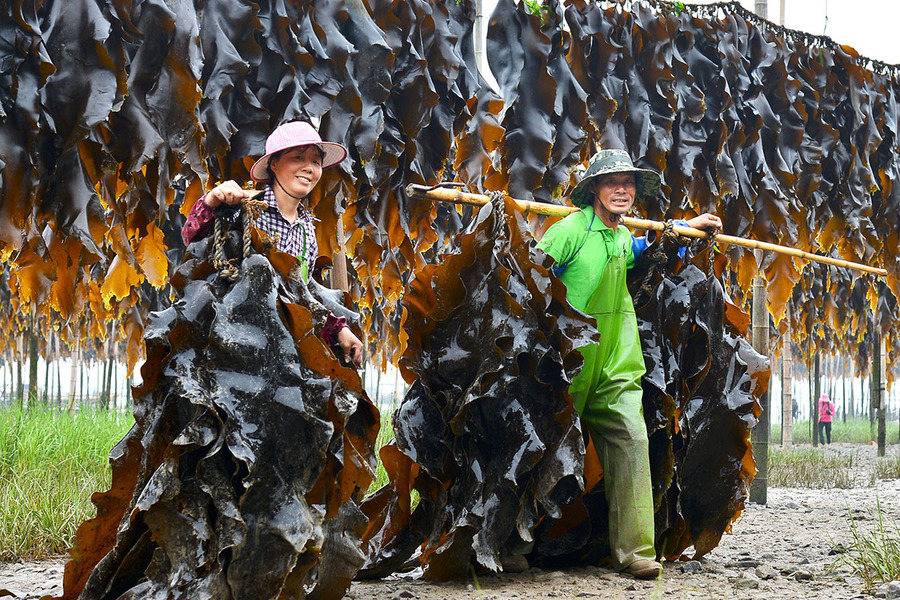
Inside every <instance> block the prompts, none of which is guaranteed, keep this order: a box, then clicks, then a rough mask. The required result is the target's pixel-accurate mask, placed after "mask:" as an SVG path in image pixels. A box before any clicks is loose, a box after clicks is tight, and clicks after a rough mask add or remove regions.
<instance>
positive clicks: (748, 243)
mask: <svg viewBox="0 0 900 600" xmlns="http://www.w3.org/2000/svg"><path fill="white" fill-rule="evenodd" d="M406 195H407V196H409V197H410V198H418V199H426V200H437V201H441V202H453V203H454V204H468V205H471V206H484V205H485V204H487V203H488V202H490V197H488V196H485V195H483V194H472V193H469V192H463V191H460V190H457V189H452V188H446V187H436V188H432V187H428V186H423V185H417V184H414V183H413V184H410V185H408V186H406ZM512 201H513V202H514V203H515V204H516V205H517V206H518V207H519V209H520V210H522V211H523V212H525V213H534V214H538V215H549V216H552V217H565V216H566V215H569V214H571V213H573V212H575V211H577V210H578V209H577V208H575V207H573V206H559V205H557V204H547V203H546V202H531V201H529V200H516V199H515V198H512ZM622 223H623V224H624V225H625V226H626V227H630V228H631V229H646V230H649V231H662V230H663V229H665V227H666V224H665V223H661V222H659V221H650V220H648V219H635V218H632V217H622ZM672 230H673V231H674V232H675V233H677V234H679V235H683V236H686V237H692V238H699V239H704V240H705V239H709V233H708V232H706V231H703V230H702V229H694V228H693V227H685V226H683V225H675V226H674V227H673V228H672ZM715 241H716V243H717V244H723V245H729V246H740V247H741V248H750V249H752V250H768V251H770V252H777V253H779V254H786V255H788V256H793V257H795V258H800V259H803V260H809V261H814V262H818V263H824V264H826V265H832V266H835V267H845V268H848V269H856V270H857V271H863V272H865V273H872V274H874V275H881V276H882V277H885V276H887V271H886V270H884V269H879V268H878V267H870V266H869V265H863V264H860V263H855V262H850V261H847V260H841V259H839V258H831V257H830V256H822V255H820V254H813V253H812V252H804V251H803V250H797V249H796V248H790V247H788V246H780V245H778V244H771V243H769V242H760V241H757V240H748V239H746V238H742V237H737V236H733V235H726V234H724V233H720V234H718V235H716V240H715Z"/></svg>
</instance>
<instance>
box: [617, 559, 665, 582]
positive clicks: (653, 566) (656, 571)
mask: <svg viewBox="0 0 900 600" xmlns="http://www.w3.org/2000/svg"><path fill="white" fill-rule="evenodd" d="M622 572H623V573H625V574H626V575H631V576H632V577H635V578H637V579H656V578H657V577H659V575H660V574H661V573H662V565H661V564H659V563H658V562H656V561H655V560H644V559H639V560H636V561H634V562H633V563H631V564H630V565H628V566H627V567H625V570H624V571H622Z"/></svg>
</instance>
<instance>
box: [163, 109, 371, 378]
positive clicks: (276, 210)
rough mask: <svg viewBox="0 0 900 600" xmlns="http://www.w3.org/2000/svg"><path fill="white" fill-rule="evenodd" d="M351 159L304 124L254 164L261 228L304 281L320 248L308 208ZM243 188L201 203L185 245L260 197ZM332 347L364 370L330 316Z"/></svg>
mask: <svg viewBox="0 0 900 600" xmlns="http://www.w3.org/2000/svg"><path fill="white" fill-rule="evenodd" d="M345 158H347V149H346V148H344V146H342V145H341V144H337V143H335V142H323V141H322V138H321V137H320V136H319V133H318V132H317V131H316V130H315V128H314V127H313V126H312V125H310V124H309V123H306V122H303V121H290V122H288V123H284V124H282V125H279V126H278V127H277V128H276V129H275V131H273V132H272V133H271V134H270V135H269V137H268V139H266V154H265V156H263V157H262V158H260V159H259V160H258V161H256V163H254V165H253V168H251V169H250V177H251V178H252V179H253V180H254V181H257V182H260V183H266V184H267V186H266V189H265V193H264V195H263V200H264V201H265V202H266V203H267V204H268V207H267V208H266V209H265V210H264V211H263V213H262V214H261V215H260V217H259V219H257V222H256V224H257V226H258V227H259V228H260V229H262V230H263V231H265V232H266V233H267V234H269V235H270V236H272V237H273V238H275V239H276V248H277V249H278V250H279V251H281V252H286V253H288V254H292V255H294V256H296V257H297V259H298V260H299V261H300V263H301V267H302V272H303V277H304V280H305V279H306V278H307V277H308V273H309V269H310V267H311V266H312V265H314V264H315V262H316V257H317V256H318V244H317V243H316V231H315V225H314V224H313V216H312V213H310V211H309V208H308V207H307V205H306V200H307V198H308V196H309V193H310V192H312V190H313V188H315V187H316V184H317V183H319V179H321V177H322V171H323V170H324V169H327V168H329V167H333V166H335V165H337V164H339V163H340V162H342V161H343V160H344V159H345ZM254 193H255V191H254V190H245V189H243V188H241V186H240V185H238V184H237V182H235V181H232V180H228V181H225V182H223V183H220V184H219V185H217V186H216V187H214V188H213V189H212V190H210V191H209V192H208V193H207V194H205V195H204V196H203V197H201V198H200V200H199V201H197V202H196V203H195V204H194V206H193V207H192V208H191V211H190V213H188V218H187V222H186V223H185V225H184V228H183V229H182V231H181V236H182V238H183V239H184V243H185V244H190V243H191V242H194V241H196V240H198V239H201V238H203V237H205V236H206V235H208V234H209V232H210V231H211V230H212V223H213V219H214V216H215V209H216V208H217V207H218V206H220V205H222V204H227V205H231V206H234V205H237V204H240V202H241V201H242V200H245V199H247V198H249V197H250V195H251V194H254ZM322 339H324V340H325V342H326V343H327V344H328V345H329V346H333V345H335V344H339V345H340V347H341V350H342V351H343V352H344V358H345V360H347V361H348V362H350V361H352V362H353V363H354V364H355V365H356V366H357V367H360V366H362V342H360V340H359V338H357V337H356V335H354V333H353V332H352V331H351V330H350V328H349V327H347V322H346V320H345V319H344V318H343V317H335V316H334V315H329V316H328V320H327V322H326V323H325V327H324V330H323V331H322Z"/></svg>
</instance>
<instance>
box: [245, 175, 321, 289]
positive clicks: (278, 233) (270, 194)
mask: <svg viewBox="0 0 900 600" xmlns="http://www.w3.org/2000/svg"><path fill="white" fill-rule="evenodd" d="M263 200H265V202H266V204H268V205H269V208H267V209H265V210H264V211H263V212H262V214H261V215H259V218H258V219H257V220H256V226H257V227H259V228H260V229H262V230H263V231H265V232H266V233H268V234H269V236H271V237H272V238H273V239H275V240H276V242H275V247H276V248H278V249H279V250H280V251H281V252H286V253H288V254H291V255H293V256H296V257H298V258H300V257H301V256H305V257H306V264H307V265H309V270H310V272H311V271H312V269H313V266H315V264H316V257H317V256H318V255H319V245H318V244H317V243H316V226H315V224H314V222H313V216H312V213H310V212H309V209H308V208H306V207H305V206H303V205H302V204H300V205H299V206H297V219H296V220H295V221H294V223H293V224H291V223H289V222H288V220H287V219H285V218H284V215H282V214H281V211H280V210H278V203H277V202H275V192H274V191H272V187H271V186H269V187H267V188H266V192H265V194H263Z"/></svg>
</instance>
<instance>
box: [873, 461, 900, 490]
mask: <svg viewBox="0 0 900 600" xmlns="http://www.w3.org/2000/svg"><path fill="white" fill-rule="evenodd" d="M872 479H873V480H874V479H900V454H898V455H897V456H893V457H889V458H879V459H878V460H877V461H875V469H874V470H873V471H872ZM873 484H874V482H873Z"/></svg>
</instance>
